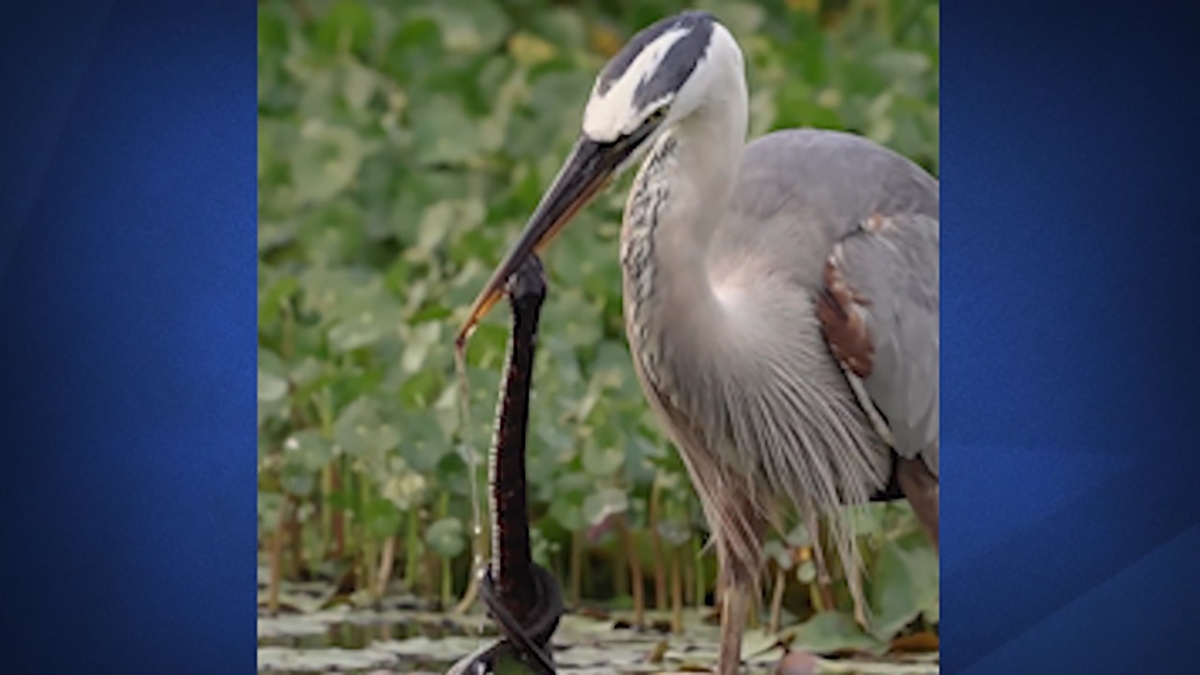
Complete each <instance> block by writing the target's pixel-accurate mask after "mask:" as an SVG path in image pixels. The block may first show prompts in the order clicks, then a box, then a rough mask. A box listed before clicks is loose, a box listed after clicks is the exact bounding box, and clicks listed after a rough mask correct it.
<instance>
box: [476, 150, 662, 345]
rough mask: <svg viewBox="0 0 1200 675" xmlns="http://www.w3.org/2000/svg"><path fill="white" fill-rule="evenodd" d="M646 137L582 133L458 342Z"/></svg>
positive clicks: (478, 298)
mask: <svg viewBox="0 0 1200 675" xmlns="http://www.w3.org/2000/svg"><path fill="white" fill-rule="evenodd" d="M645 138H646V136H645V135H642V134H638V135H636V136H628V137H622V138H620V139H617V140H616V141H613V142H611V143H599V142H596V141H593V140H591V139H589V138H587V137H584V136H580V138H579V140H578V141H576V142H575V147H574V148H573V149H572V150H571V154H570V156H569V157H567V161H566V162H565V163H564V164H563V168H562V169H560V170H559V172H558V176H557V177H556V178H555V179H554V183H553V184H552V185H551V186H550V189H549V190H548V191H547V192H546V194H544V195H543V196H542V201H541V202H540V203H539V204H538V206H537V209H536V210H535V211H534V212H533V217H531V218H530V219H529V223H528V224H527V225H526V226H525V230H524V231H523V232H521V236H520V237H519V238H518V239H517V243H516V244H514V245H513V247H512V249H511V250H509V252H508V255H506V256H505V257H504V260H503V261H501V263H500V265H499V266H498V267H496V271H494V272H492V277H491V278H490V279H488V282H487V285H486V286H484V287H483V290H482V291H481V292H480V293H479V296H478V297H476V298H475V304H474V305H472V306H471V314H470V316H469V317H468V318H467V322H466V323H465V324H463V327H462V329H461V330H460V331H459V333H458V342H459V344H462V342H463V341H464V340H466V338H467V336H469V335H470V334H471V331H472V330H474V328H475V326H476V324H478V323H479V322H480V321H481V320H483V317H485V316H487V313H488V310H490V309H491V308H492V306H493V305H495V304H496V301H498V300H499V299H500V298H501V296H503V294H504V285H505V284H506V283H507V282H508V278H509V277H510V276H512V274H513V272H516V271H517V268H518V267H520V266H521V263H522V262H523V261H524V260H525V258H526V257H528V256H529V255H530V254H531V253H534V252H536V251H541V250H542V249H543V248H544V247H545V246H546V244H548V243H550V241H551V240H552V239H554V236H555V235H557V234H558V233H559V232H560V231H561V230H562V228H563V227H564V226H565V225H566V224H567V223H568V222H570V221H571V219H572V218H574V217H575V214H576V213H579V210H580V209H582V208H583V207H584V206H586V205H587V204H588V203H589V202H591V201H592V199H593V198H594V197H595V196H596V194H597V193H599V192H600V190H601V189H602V188H603V187H604V186H605V185H606V184H607V183H608V182H609V180H610V179H611V178H612V177H613V175H614V174H615V173H616V170H617V168H618V167H619V166H621V164H622V162H624V160H625V159H626V158H628V157H629V156H630V155H631V154H632V153H633V152H634V150H636V149H637V147H638V145H639V144H640V142H641V141H643V140H645Z"/></svg>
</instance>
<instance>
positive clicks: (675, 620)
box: [671, 547, 683, 635]
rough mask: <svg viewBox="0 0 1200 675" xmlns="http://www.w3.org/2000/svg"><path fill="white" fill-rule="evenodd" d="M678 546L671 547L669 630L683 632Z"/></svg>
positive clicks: (680, 633) (678, 633) (677, 633)
mask: <svg viewBox="0 0 1200 675" xmlns="http://www.w3.org/2000/svg"><path fill="white" fill-rule="evenodd" d="M679 557H680V553H679V548H678V547H672V548H671V632H672V633H674V634H676V635H682V634H683V580H682V579H681V576H682V575H681V574H680V571H679Z"/></svg>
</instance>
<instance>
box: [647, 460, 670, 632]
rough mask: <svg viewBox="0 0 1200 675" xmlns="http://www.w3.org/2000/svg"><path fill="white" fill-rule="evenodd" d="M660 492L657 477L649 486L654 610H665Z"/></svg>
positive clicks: (664, 572) (665, 584)
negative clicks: (659, 518) (660, 531)
mask: <svg viewBox="0 0 1200 675" xmlns="http://www.w3.org/2000/svg"><path fill="white" fill-rule="evenodd" d="M660 498H661V490H660V489H659V487H658V476H657V475H655V477H654V482H653V483H652V484H651V485H650V514H649V517H648V520H649V521H650V550H651V552H652V553H653V554H654V608H655V609H657V610H660V611H661V610H664V609H666V608H667V573H666V570H665V569H664V568H663V545H662V537H660V536H658V511H659V508H660V507H659V499H660Z"/></svg>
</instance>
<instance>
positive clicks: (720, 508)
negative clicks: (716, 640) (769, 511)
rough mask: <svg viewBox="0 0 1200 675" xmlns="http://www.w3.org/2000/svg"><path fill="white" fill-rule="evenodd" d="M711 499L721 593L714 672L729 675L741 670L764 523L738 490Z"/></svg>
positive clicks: (755, 588)
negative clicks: (718, 649) (719, 623)
mask: <svg viewBox="0 0 1200 675" xmlns="http://www.w3.org/2000/svg"><path fill="white" fill-rule="evenodd" d="M715 497H716V498H715V499H714V500H713V502H712V503H713V505H714V506H716V507H717V508H715V509H713V510H712V512H711V513H712V514H713V515H715V516H716V518H715V519H713V520H710V523H711V524H713V525H714V531H715V534H716V549H717V562H718V563H719V565H720V575H721V580H722V587H723V589H724V591H723V592H722V594H721V645H720V651H719V653H718V657H717V672H718V673H720V675H733V674H734V673H737V672H738V669H739V668H740V667H741V658H742V632H743V631H744V630H745V627H746V619H747V618H748V617H749V614H750V608H751V606H752V604H753V602H754V600H755V598H756V597H757V594H758V591H759V585H758V576H759V573H760V572H761V569H762V548H761V542H762V539H761V537H762V534H763V531H764V530H765V529H766V521H765V520H764V518H763V515H762V512H761V511H760V510H759V509H758V507H757V506H756V504H755V502H753V501H752V500H751V499H750V498H748V497H747V496H746V495H745V494H744V493H743V492H742V491H741V490H737V489H730V488H729V487H728V486H726V487H725V489H724V490H722V493H721V494H718V495H715ZM717 514H719V515H717Z"/></svg>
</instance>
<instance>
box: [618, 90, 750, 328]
mask: <svg viewBox="0 0 1200 675" xmlns="http://www.w3.org/2000/svg"><path fill="white" fill-rule="evenodd" d="M735 75H738V77H737V80H738V81H737V82H736V84H737V85H740V86H730V87H728V88H724V89H721V88H718V90H721V91H724V92H727V95H726V96H725V97H724V98H723V99H721V100H711V101H708V102H706V103H705V104H704V105H703V106H702V107H701V108H700V109H699V110H697V111H696V112H694V113H692V114H691V115H689V116H688V117H687V118H685V119H684V120H681V121H680V122H679V123H677V124H676V125H675V126H674V127H672V128H671V129H670V130H668V131H667V132H666V133H665V134H663V136H662V137H660V138H659V139H658V141H657V142H656V143H655V145H654V147H653V149H652V150H651V152H650V155H649V157H647V159H646V161H645V162H644V163H643V165H642V168H641V169H640V171H639V172H638V176H637V179H636V180H635V182H634V187H633V190H632V192H631V194H630V198H629V203H628V204H627V205H626V212H625V226H624V229H623V232H622V255H621V261H622V265H623V267H624V273H625V295H626V297H625V303H626V310H627V317H626V318H627V322H628V323H629V328H630V329H631V330H634V329H635V328H637V327H639V326H642V327H643V328H642V331H643V332H644V333H649V334H652V333H656V332H657V329H656V327H655V326H653V325H651V324H652V323H662V322H668V323H671V324H674V327H675V328H676V329H677V330H679V329H682V328H683V327H684V326H685V325H686V326H690V327H691V328H693V329H695V330H703V329H704V326H705V325H706V324H709V323H710V322H711V320H712V319H713V318H714V314H713V313H714V312H718V311H720V310H719V305H718V302H717V300H716V297H715V296H714V294H713V291H712V284H711V282H710V280H709V275H708V266H707V259H708V246H709V242H710V240H711V239H712V235H713V232H714V231H715V230H716V228H717V227H718V226H719V225H720V223H721V221H722V219H723V218H724V217H725V214H726V211H727V209H728V205H729V201H730V197H731V196H732V193H733V188H734V181H735V180H736V178H737V171H738V166H739V164H740V163H741V156H742V149H743V147H744V145H745V134H746V97H745V84H744V82H742V81H741V78H740V74H736V73H735ZM630 337H631V339H636V337H635V336H634V335H633V334H631V336H630Z"/></svg>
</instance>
